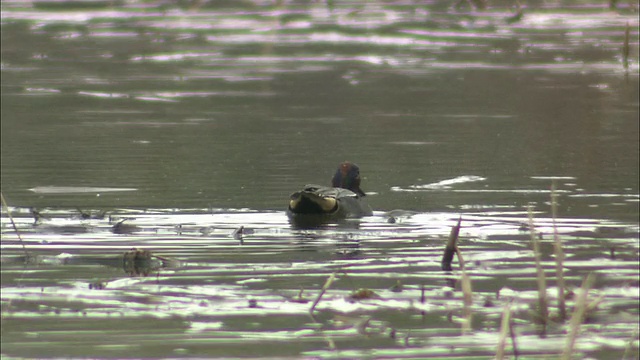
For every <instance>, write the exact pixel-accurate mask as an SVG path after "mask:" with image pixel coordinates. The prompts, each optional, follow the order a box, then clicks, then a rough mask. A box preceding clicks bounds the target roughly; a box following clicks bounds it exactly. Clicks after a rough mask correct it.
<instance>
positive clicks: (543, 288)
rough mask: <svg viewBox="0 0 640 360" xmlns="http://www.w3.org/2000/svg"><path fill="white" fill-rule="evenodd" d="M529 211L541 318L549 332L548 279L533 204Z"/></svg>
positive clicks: (543, 330)
mask: <svg viewBox="0 0 640 360" xmlns="http://www.w3.org/2000/svg"><path fill="white" fill-rule="evenodd" d="M527 210H528V213H529V231H530V234H531V243H532V244H533V257H534V259H535V262H536V273H537V281H538V305H539V307H540V320H541V322H542V333H541V335H544V334H546V332H547V322H548V319H549V309H548V307H547V280H546V277H545V275H544V270H543V269H542V265H541V264H540V246H539V244H538V238H537V237H536V231H535V228H534V226H533V211H532V210H531V204H529V206H528V209H527Z"/></svg>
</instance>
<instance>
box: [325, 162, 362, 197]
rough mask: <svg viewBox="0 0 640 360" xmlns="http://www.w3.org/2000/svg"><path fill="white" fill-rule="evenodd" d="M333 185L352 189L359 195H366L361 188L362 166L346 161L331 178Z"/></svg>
mask: <svg viewBox="0 0 640 360" xmlns="http://www.w3.org/2000/svg"><path fill="white" fill-rule="evenodd" d="M331 186H333V187H339V188H343V189H347V190H351V191H353V192H354V193H356V194H358V195H359V196H365V193H364V191H362V190H361V189H360V168H358V165H356V164H354V163H351V162H348V161H345V162H343V163H342V164H340V166H338V170H336V174H335V175H333V180H331Z"/></svg>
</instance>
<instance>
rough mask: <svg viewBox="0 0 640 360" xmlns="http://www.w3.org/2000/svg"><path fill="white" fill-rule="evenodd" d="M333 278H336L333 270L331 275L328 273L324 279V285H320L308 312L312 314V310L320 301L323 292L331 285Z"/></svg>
mask: <svg viewBox="0 0 640 360" xmlns="http://www.w3.org/2000/svg"><path fill="white" fill-rule="evenodd" d="M335 279H336V273H335V272H334V273H332V274H331V275H329V277H328V278H327V281H325V283H324V285H323V286H322V289H320V293H319V294H318V297H317V298H316V299H315V301H314V302H313V305H311V308H310V309H309V313H311V314H313V310H314V309H315V308H316V306H317V305H318V303H319V302H320V299H321V298H322V295H324V293H325V292H326V291H327V289H328V288H329V287H330V286H331V284H332V283H333V281H334V280H335Z"/></svg>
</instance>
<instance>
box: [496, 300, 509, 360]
mask: <svg viewBox="0 0 640 360" xmlns="http://www.w3.org/2000/svg"><path fill="white" fill-rule="evenodd" d="M510 322H511V304H509V303H508V302H507V303H506V304H505V305H504V311H503V312H502V321H501V322H500V336H499V337H498V348H497V349H496V359H497V360H502V359H504V355H505V347H506V345H507V334H508V333H509V328H510V327H509V323H510Z"/></svg>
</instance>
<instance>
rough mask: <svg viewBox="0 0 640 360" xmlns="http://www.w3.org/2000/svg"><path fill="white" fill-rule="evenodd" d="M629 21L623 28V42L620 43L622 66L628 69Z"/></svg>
mask: <svg viewBox="0 0 640 360" xmlns="http://www.w3.org/2000/svg"><path fill="white" fill-rule="evenodd" d="M629 31H630V29H629V22H628V21H627V27H626V28H625V30H624V44H623V45H622V66H624V68H625V70H626V69H629Z"/></svg>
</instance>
